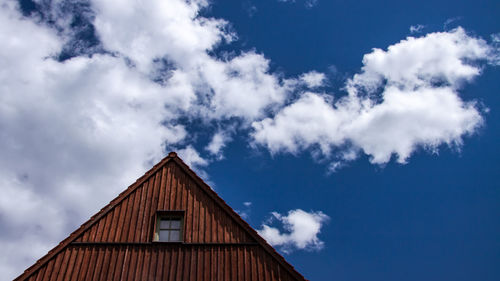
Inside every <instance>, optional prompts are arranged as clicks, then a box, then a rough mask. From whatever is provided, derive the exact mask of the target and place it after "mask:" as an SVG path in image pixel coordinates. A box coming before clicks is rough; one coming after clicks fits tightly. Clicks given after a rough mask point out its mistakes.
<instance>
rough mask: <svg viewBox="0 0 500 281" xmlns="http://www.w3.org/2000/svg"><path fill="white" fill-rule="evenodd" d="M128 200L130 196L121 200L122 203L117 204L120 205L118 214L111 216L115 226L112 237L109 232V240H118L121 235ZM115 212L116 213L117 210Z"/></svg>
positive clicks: (125, 218)
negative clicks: (115, 216)
mask: <svg viewBox="0 0 500 281" xmlns="http://www.w3.org/2000/svg"><path fill="white" fill-rule="evenodd" d="M129 201H130V197H128V198H127V199H125V200H123V201H122V203H121V204H120V205H119V206H120V212H119V216H118V217H117V218H116V219H115V218H114V217H113V220H114V225H115V226H116V229H115V233H114V237H113V236H112V235H111V234H110V237H109V239H108V240H109V241H115V242H119V241H120V239H121V236H122V232H123V226H124V224H125V220H127V219H128V218H127V217H126V216H125V215H126V214H127V209H128V202H129ZM115 213H118V210H117V211H116V212H115Z"/></svg>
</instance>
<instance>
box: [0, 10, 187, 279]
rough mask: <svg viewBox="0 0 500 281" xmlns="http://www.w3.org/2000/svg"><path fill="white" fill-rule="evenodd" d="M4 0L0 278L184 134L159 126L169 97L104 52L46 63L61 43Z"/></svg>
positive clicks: (0, 13)
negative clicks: (0, 249) (0, 254)
mask: <svg viewBox="0 0 500 281" xmlns="http://www.w3.org/2000/svg"><path fill="white" fill-rule="evenodd" d="M12 3H13V2H9V3H8V4H5V5H2V6H1V8H0V40H1V41H2V45H1V46H0V61H1V64H2V70H0V85H1V86H0V91H1V94H0V128H1V131H0V154H1V155H2V157H1V158H0V179H2V180H1V183H0V184H1V186H0V188H1V190H2V194H4V195H5V196H3V197H2V199H0V222H1V223H0V248H2V249H3V251H4V252H3V253H4V254H3V255H2V257H1V258H0V275H1V276H3V277H5V278H7V279H8V278H10V277H12V278H13V277H14V275H16V274H19V273H20V272H21V270H22V269H23V268H25V267H26V266H28V265H29V264H30V263H32V262H33V261H34V260H35V258H39V257H41V256H42V255H43V254H45V253H46V252H47V250H49V248H50V247H52V246H54V245H55V244H56V242H58V241H60V240H61V239H62V238H64V236H66V235H67V234H69V233H70V232H71V231H72V230H73V229H75V228H76V226H78V225H79V224H80V223H82V222H83V220H84V219H85V218H88V217H89V216H90V215H91V214H92V213H94V212H96V211H97V210H99V208H100V207H102V206H103V205H105V204H106V203H107V202H108V201H109V200H110V199H112V198H113V197H114V196H116V195H117V194H118V193H119V192H120V191H122V190H123V189H124V188H125V187H127V186H128V185H129V184H130V183H132V182H133V181H134V180H135V179H136V178H137V177H139V176H140V175H141V173H143V172H144V170H145V169H146V168H149V167H150V166H151V163H154V162H156V161H158V160H159V159H160V158H161V157H162V155H164V153H165V152H164V145H165V144H175V143H177V142H179V141H181V140H183V139H184V137H185V135H186V132H185V129H184V127H182V126H180V125H173V124H169V123H167V124H165V125H162V123H164V122H165V121H168V120H169V118H170V117H169V116H171V115H172V113H171V112H168V111H167V110H166V109H165V106H164V105H165V104H167V105H168V104H170V103H171V102H170V101H171V100H172V99H170V98H169V97H168V96H166V95H164V94H163V92H162V88H161V86H160V85H158V84H155V83H151V81H150V80H149V79H148V78H147V77H145V76H144V75H142V74H140V73H138V72H136V71H134V70H133V69H131V68H129V67H128V66H127V64H126V63H125V62H124V61H123V60H122V59H121V58H117V57H113V56H109V55H93V56H92V57H77V58H73V59H70V60H67V61H65V62H59V61H57V60H55V59H53V56H54V55H57V54H58V52H59V51H60V49H61V48H62V45H63V43H64V41H63V39H61V38H59V37H58V36H57V35H56V32H55V31H53V30H50V29H48V28H45V27H42V26H40V25H37V24H35V23H33V22H31V21H29V20H26V19H22V18H21V16H20V15H19V13H18V12H17V10H16V7H15V6H14V5H13V4H12ZM33 46H36V48H34V47H33ZM33 235H36V238H34V237H33ZM35 240H36V242H34V241H35Z"/></svg>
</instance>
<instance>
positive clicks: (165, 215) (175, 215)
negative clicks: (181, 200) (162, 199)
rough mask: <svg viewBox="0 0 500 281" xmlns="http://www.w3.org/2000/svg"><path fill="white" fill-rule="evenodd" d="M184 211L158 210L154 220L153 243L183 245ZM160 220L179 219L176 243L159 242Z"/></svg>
mask: <svg viewBox="0 0 500 281" xmlns="http://www.w3.org/2000/svg"><path fill="white" fill-rule="evenodd" d="M184 214H185V211H184V210H173V211H171V210H158V211H156V214H155V218H154V222H155V223H154V232H153V241H152V242H154V243H184V218H185V216H184ZM162 219H180V226H179V240H178V241H162V240H160V222H161V220H162Z"/></svg>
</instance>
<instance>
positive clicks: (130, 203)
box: [115, 192, 137, 242]
mask: <svg viewBox="0 0 500 281" xmlns="http://www.w3.org/2000/svg"><path fill="white" fill-rule="evenodd" d="M136 194H137V192H133V193H131V194H130V195H129V197H128V203H127V208H126V209H127V212H126V213H125V217H124V218H123V220H124V222H123V230H122V233H121V235H120V238H119V239H117V240H115V241H117V242H127V241H131V240H128V237H129V235H128V234H129V231H130V223H131V218H132V210H133V209H134V203H135V197H136Z"/></svg>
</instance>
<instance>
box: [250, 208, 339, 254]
mask: <svg viewBox="0 0 500 281" xmlns="http://www.w3.org/2000/svg"><path fill="white" fill-rule="evenodd" d="M272 215H273V217H272V219H271V221H270V222H268V223H264V224H263V225H262V228H261V229H260V230H258V232H259V234H260V235H261V236H262V237H264V239H266V240H267V242H268V243H269V244H271V245H273V246H279V247H280V248H281V250H283V251H284V252H290V251H293V250H294V249H302V250H320V249H322V248H323V246H324V242H323V241H321V240H320V239H319V238H318V235H319V233H320V231H321V227H322V226H323V224H324V223H325V222H327V221H328V220H329V217H328V216H327V215H325V214H324V213H322V212H306V211H303V210H301V209H296V210H290V211H288V214H287V215H281V214H279V213H277V212H273V213H272ZM273 219H276V220H277V221H279V222H281V223H282V224H283V228H284V231H283V232H281V231H280V230H279V229H278V228H276V227H273V226H270V225H269V224H270V223H272V221H273Z"/></svg>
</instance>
